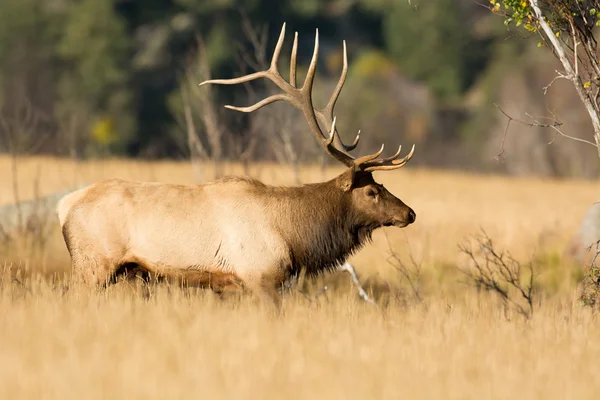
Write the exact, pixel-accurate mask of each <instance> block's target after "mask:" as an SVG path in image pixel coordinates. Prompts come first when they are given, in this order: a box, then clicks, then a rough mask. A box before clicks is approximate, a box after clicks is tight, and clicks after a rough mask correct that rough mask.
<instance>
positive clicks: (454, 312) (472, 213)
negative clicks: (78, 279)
mask: <svg viewBox="0 0 600 400" xmlns="http://www.w3.org/2000/svg"><path fill="white" fill-rule="evenodd" d="M226 171H227V173H232V174H236V173H241V171H242V170H241V167H240V166H237V165H227V166H226ZM339 171H340V169H338V168H332V169H328V170H327V171H325V178H330V177H333V176H334V175H335V174H336V173H337V172H339ZM209 172H210V171H209ZM250 172H251V174H252V175H253V176H255V177H258V178H260V179H261V180H263V181H265V182H267V183H274V184H288V183H290V182H291V181H292V180H291V175H290V173H289V171H288V169H287V168H285V167H281V166H276V165H264V164H263V165H256V166H252V168H251V171H250ZM207 175H209V174H207ZM108 177H121V178H127V179H143V180H154V181H169V182H179V183H191V182H192V181H193V176H192V170H191V168H190V166H189V164H187V163H174V162H165V163H158V162H154V163H146V162H136V161H124V160H109V161H101V162H100V161H98V162H85V163H81V164H79V165H75V164H74V163H73V162H71V161H68V160H58V159H52V158H28V159H24V160H22V161H21V162H20V164H19V184H20V190H21V198H22V200H26V199H30V198H33V197H34V196H35V191H36V190H35V187H36V186H37V187H38V188H37V191H38V192H39V194H40V195H45V194H49V193H52V192H56V191H60V190H65V189H68V188H70V187H74V186H77V185H80V184H83V183H90V182H93V181H96V180H98V179H102V178H108ZM322 178H323V177H322V175H321V171H320V170H319V169H318V168H308V167H307V168H305V169H304V170H303V179H304V181H305V182H311V181H317V180H321V179H322ZM375 179H376V180H378V181H380V182H381V183H384V184H385V185H386V187H388V189H389V190H390V191H392V192H393V193H394V194H396V195H397V196H398V197H400V198H401V199H402V200H404V201H405V202H406V203H407V204H408V205H410V206H411V207H412V208H413V209H414V210H415V212H416V213H417V220H416V223H415V224H413V225H411V226H409V227H408V228H405V229H402V230H399V229H395V228H384V229H382V230H380V231H378V232H377V233H376V234H375V235H374V241H373V243H372V244H370V245H368V246H367V247H366V248H365V249H363V250H362V251H361V252H360V253H358V254H357V255H356V256H354V257H353V258H352V259H351V260H350V261H351V262H352V263H353V265H354V266H355V267H356V269H357V271H358V273H359V275H360V277H361V279H362V281H363V283H364V284H365V288H366V289H367V291H368V292H369V293H370V294H371V295H373V297H374V298H375V299H376V300H377V301H378V303H379V304H380V306H381V308H376V307H374V306H372V305H369V304H366V303H364V302H361V300H360V299H359V298H358V297H357V295H356V291H355V289H354V288H353V286H352V283H351V281H350V278H349V277H348V276H346V275H343V274H333V275H330V276H326V277H323V278H322V279H319V280H318V281H317V282H309V283H307V284H306V286H305V289H306V291H307V293H308V296H309V297H311V296H316V294H318V293H321V292H320V288H321V287H322V286H323V285H325V284H326V285H328V287H329V290H327V291H326V292H324V293H322V294H320V295H319V296H318V297H312V298H306V297H304V296H302V295H301V294H299V293H291V294H289V295H288V296H287V297H286V298H285V301H284V307H283V314H282V315H281V316H279V317H274V316H271V315H269V314H267V313H266V312H265V311H263V309H262V308H261V307H260V306H259V305H258V304H256V303H255V302H254V301H253V299H251V298H246V297H238V296H230V297H228V298H225V299H217V298H216V297H214V296H213V295H212V294H211V293H207V292H203V291H195V290H190V289H188V290H183V289H180V288H175V287H168V286H152V287H150V288H146V289H144V288H141V287H140V286H139V285H137V286H128V285H127V284H119V285H116V286H113V287H111V288H110V289H109V290H107V291H105V292H85V291H83V290H81V289H78V288H68V282H67V281H66V280H65V278H64V276H63V274H64V273H65V272H68V268H69V258H68V253H67V251H66V248H65V246H64V243H63V242H62V237H61V236H60V232H59V229H58V225H57V221H55V220H53V221H52V225H50V227H51V235H50V237H49V240H48V242H47V243H46V244H45V245H44V246H43V247H41V248H40V247H39V246H38V247H36V246H35V243H31V241H30V240H28V239H27V238H23V239H22V240H20V239H19V238H17V239H16V240H14V241H12V242H11V243H10V246H8V248H5V249H2V252H3V253H0V256H1V257H2V258H0V266H3V267H4V270H3V274H2V282H1V283H0V310H1V313H0V370H1V374H0V398H3V399H16V398H26V399H29V398H31V399H42V398H43V399H66V398H76V399H82V398H85V399H94V398H126V399H142V398H143V399H154V398H156V399H184V398H190V399H192V398H193V399H198V398H210V399H213V398H236V399H237V398H257V399H280V398H294V399H295V398H311V399H313V398H328V399H329V398H336V399H337V398H344V399H355V398H356V399H365V398H377V399H379V398H385V399H388V398H389V399H399V398H410V399H421V398H427V399H508V398H519V399H592V398H597V397H598V393H599V392H600V370H599V369H598V368H597V360H598V359H600V341H598V337H600V319H599V318H598V316H597V315H596V314H594V313H592V312H591V311H590V310H589V309H588V308H586V307H583V306H582V305H581V304H580V302H579V301H578V296H579V293H580V285H579V282H580V280H581V277H582V268H581V267H578V266H575V265H573V264H572V263H571V262H570V261H569V260H567V259H566V258H565V257H564V256H563V251H564V249H565V247H566V245H567V241H568V239H569V238H570V236H571V235H572V234H573V233H574V232H575V230H576V229H577V226H578V224H579V222H580V219H581V217H582V216H583V214H584V213H585V211H586V209H587V208H588V207H589V206H590V204H591V203H592V202H594V201H596V200H597V198H598V197H600V196H598V193H599V189H600V187H599V186H600V183H598V182H588V181H554V180H540V179H514V178H507V177H498V176H479V175H469V174H459V173H450V172H440V171H430V170H420V169H409V168H406V169H402V170H399V171H395V172H388V173H379V174H376V175H375ZM35 182H37V185H36V184H35ZM12 201H13V194H12V179H11V178H10V164H9V159H8V158H1V157H0V206H1V205H3V204H7V203H10V202H12ZM482 229H483V230H485V231H486V232H487V233H488V234H489V236H490V237H491V238H492V240H493V243H494V246H495V248H498V249H506V250H510V252H511V253H512V254H513V255H514V256H515V258H516V259H517V260H519V261H521V262H522V263H523V264H526V263H527V262H529V261H530V260H533V265H534V268H535V271H536V280H535V282H536V292H535V293H536V296H535V304H534V306H535V311H534V313H533V316H532V317H531V318H530V319H525V318H523V317H522V316H521V315H519V314H517V313H516V312H514V310H512V309H510V308H508V309H507V308H506V307H504V306H503V304H502V302H501V301H500V300H499V298H498V297H497V296H495V294H494V293H489V292H485V291H478V290H476V289H475V288H474V287H473V286H472V285H469V284H468V283H467V281H466V279H465V277H464V275H462V274H461V273H460V272H458V270H457V267H460V266H465V265H467V264H466V262H467V261H466V257H465V255H464V254H462V253H461V252H460V251H459V248H458V245H459V244H460V243H465V242H467V241H468V240H469V237H470V235H475V234H478V233H479V232H481V230H482ZM34 248H35V251H34V250H33V249H34ZM391 250H392V251H394V252H395V253H396V254H397V255H399V257H400V258H401V260H402V261H403V263H404V264H405V265H407V266H409V268H410V266H412V265H413V263H412V262H411V257H412V259H414V260H415V261H414V262H415V263H416V264H419V265H420V266H421V273H420V275H419V276H418V278H419V280H418V284H419V289H420V296H421V298H422V301H418V300H417V299H416V297H415V296H414V295H413V294H412V291H411V289H410V286H409V285H408V283H407V281H406V279H405V278H404V277H403V275H402V274H401V271H400V270H399V269H398V263H397V262H396V263H394V262H392V263H390V262H388V257H389V251H391ZM411 271H413V270H411ZM414 277H415V276H413V278H414ZM147 293H150V295H149V296H144V295H143V294H147Z"/></svg>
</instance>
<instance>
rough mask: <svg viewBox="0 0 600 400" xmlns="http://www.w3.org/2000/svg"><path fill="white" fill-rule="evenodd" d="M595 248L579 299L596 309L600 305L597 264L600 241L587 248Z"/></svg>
mask: <svg viewBox="0 0 600 400" xmlns="http://www.w3.org/2000/svg"><path fill="white" fill-rule="evenodd" d="M592 248H593V249H595V254H594V256H593V257H592V259H591V261H590V264H589V267H588V269H587V271H586V273H585V276H584V279H583V283H582V286H583V290H582V292H581V296H580V297H579V299H580V300H581V302H582V303H583V305H584V306H587V307H590V308H592V309H593V310H596V308H597V307H598V305H600V268H599V267H598V266H597V265H596V260H597V258H598V255H600V241H597V242H596V243H595V244H593V245H590V246H589V247H588V248H587V250H588V251H591V250H592Z"/></svg>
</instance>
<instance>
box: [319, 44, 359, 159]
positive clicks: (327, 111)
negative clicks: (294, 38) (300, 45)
mask: <svg viewBox="0 0 600 400" xmlns="http://www.w3.org/2000/svg"><path fill="white" fill-rule="evenodd" d="M342 43H343V66H342V73H341V75H340V79H339V80H338V83H337V85H336V87H335V89H334V90H333V93H332V94H331V97H330V98H329V101H328V102H327V105H326V106H325V108H323V109H321V110H315V114H316V115H317V117H318V118H319V120H320V121H321V123H323V124H325V125H327V124H329V122H330V121H331V120H332V118H333V110H334V108H335V104H336V102H337V100H338V98H339V97H340V93H341V92H342V88H343V87H344V84H345V83H346V77H347V76H348V50H347V48H346V41H345V40H344V41H342ZM359 140H360V130H359V131H358V134H357V135H356V138H355V139H354V142H352V144H350V145H346V144H344V142H342V140H341V138H339V137H338V140H337V143H336V145H337V146H339V147H341V148H343V149H344V151H352V150H354V149H355V148H356V146H357V145H358V141H359Z"/></svg>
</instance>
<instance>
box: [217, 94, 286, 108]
mask: <svg viewBox="0 0 600 400" xmlns="http://www.w3.org/2000/svg"><path fill="white" fill-rule="evenodd" d="M276 101H287V102H289V103H290V104H292V105H293V106H295V107H298V105H297V104H296V102H295V101H294V100H293V99H292V98H291V97H290V96H288V95H287V94H274V95H272V96H269V97H267V98H266V99H263V100H261V101H259V102H258V103H256V104H253V105H251V106H248V107H236V106H231V105H226V106H225V108H228V109H230V110H234V111H239V112H243V113H251V112H252V111H256V110H258V109H259V108H263V107H264V106H266V105H269V104H271V103H275V102H276Z"/></svg>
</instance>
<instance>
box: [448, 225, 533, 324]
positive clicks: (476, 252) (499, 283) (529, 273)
mask: <svg viewBox="0 0 600 400" xmlns="http://www.w3.org/2000/svg"><path fill="white" fill-rule="evenodd" d="M474 239H475V241H476V246H473V245H472V244H471V243H468V244H460V245H459V246H458V247H459V249H460V251H461V253H463V254H465V255H466V256H467V257H468V260H469V262H468V265H466V266H459V267H458V269H459V271H460V272H461V273H463V274H464V275H465V276H466V277H467V278H468V279H469V281H471V283H472V284H473V285H475V287H477V288H478V289H482V290H485V291H489V292H492V293H495V294H496V295H497V296H499V297H500V299H501V300H502V302H503V304H504V306H505V309H508V308H512V309H513V310H515V311H516V312H518V313H519V314H521V315H522V316H523V317H525V318H527V319H528V318H531V316H532V315H533V312H534V286H535V285H534V281H535V275H536V274H535V272H534V268H533V261H530V262H529V263H527V264H526V265H523V264H522V263H521V262H519V261H518V260H516V259H515V258H514V257H513V256H512V255H511V254H510V253H509V252H508V251H504V250H497V249H495V248H494V244H493V243H492V239H491V238H490V237H489V236H488V235H487V233H485V231H483V232H482V234H481V235H478V236H476V237H475V238H474Z"/></svg>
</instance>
